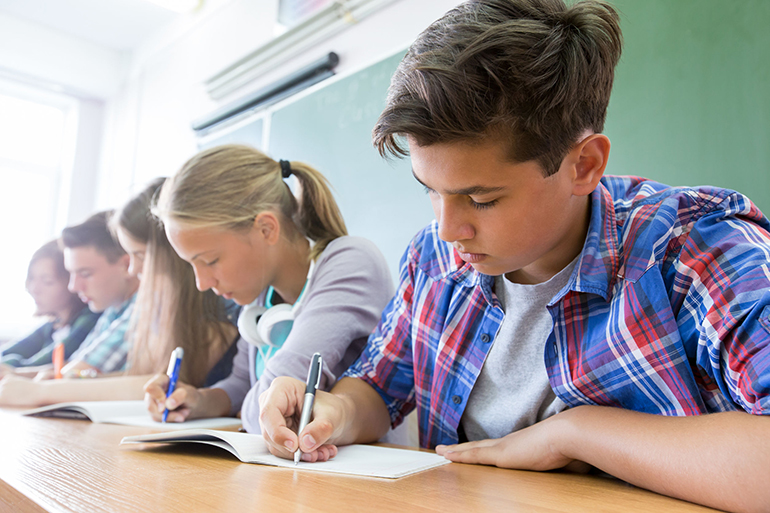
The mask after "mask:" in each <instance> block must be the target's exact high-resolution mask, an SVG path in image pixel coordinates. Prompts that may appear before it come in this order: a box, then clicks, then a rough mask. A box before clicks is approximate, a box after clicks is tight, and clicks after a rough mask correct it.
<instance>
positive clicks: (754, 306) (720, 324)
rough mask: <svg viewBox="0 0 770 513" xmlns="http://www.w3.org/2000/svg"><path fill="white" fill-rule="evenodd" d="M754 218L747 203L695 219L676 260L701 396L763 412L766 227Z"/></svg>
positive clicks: (767, 329)
mask: <svg viewBox="0 0 770 513" xmlns="http://www.w3.org/2000/svg"><path fill="white" fill-rule="evenodd" d="M738 204H739V206H740V205H741V202H738ZM757 220H759V221H760V222H763V224H765V225H766V224H767V221H766V219H764V218H763V216H762V215H761V213H759V211H758V210H756V207H754V206H753V205H751V204H750V203H749V204H748V206H746V207H744V211H743V212H741V211H738V212H732V213H731V212H729V211H728V212H726V213H724V212H719V213H713V214H709V215H707V216H704V217H703V218H702V219H700V220H699V221H697V222H696V223H695V224H694V226H693V229H692V230H691V232H690V233H689V235H688V237H687V239H686V240H685V241H684V244H683V246H682V249H681V252H680V254H679V259H678V261H677V262H676V264H675V266H674V267H675V268H676V272H677V281H678V284H676V288H678V289H680V291H681V290H683V291H686V296H685V298H684V301H683V305H682V309H681V311H680V315H679V316H678V323H679V325H680V333H682V335H683V337H684V338H685V339H686V340H687V339H689V340H690V342H691V344H697V346H696V350H695V359H696V363H697V367H698V368H699V369H700V370H701V373H702V374H704V373H705V376H703V379H704V381H705V393H704V400H705V401H706V402H707V403H708V402H710V401H711V402H715V403H719V402H723V401H726V400H727V401H730V402H731V403H732V404H731V405H730V404H721V405H717V406H721V407H719V408H715V409H717V410H719V409H729V408H730V407H732V408H733V409H735V408H740V409H743V410H745V411H747V412H749V413H752V414H759V415H768V414H770V265H769V264H770V233H768V231H767V230H766V229H765V228H763V227H762V226H760V225H759V224H758V223H757V222H756V221H757ZM676 292H677V291H676V290H675V293H676ZM709 389H710V390H709ZM717 389H718V390H717Z"/></svg>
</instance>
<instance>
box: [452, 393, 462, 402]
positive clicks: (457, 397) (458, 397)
mask: <svg viewBox="0 0 770 513" xmlns="http://www.w3.org/2000/svg"><path fill="white" fill-rule="evenodd" d="M452 402H453V403H455V404H460V403H461V402H463V398H462V397H460V396H459V395H456V396H454V397H452Z"/></svg>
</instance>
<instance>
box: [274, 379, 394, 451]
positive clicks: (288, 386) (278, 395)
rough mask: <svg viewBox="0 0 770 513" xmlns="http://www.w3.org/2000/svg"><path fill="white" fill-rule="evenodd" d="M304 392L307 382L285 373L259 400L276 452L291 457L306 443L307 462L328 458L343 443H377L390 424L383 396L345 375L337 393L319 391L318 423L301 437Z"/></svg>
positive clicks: (303, 447) (309, 425) (315, 418)
mask: <svg viewBox="0 0 770 513" xmlns="http://www.w3.org/2000/svg"><path fill="white" fill-rule="evenodd" d="M304 396H305V383H303V382H302V381H300V380H298V379H294V378H286V377H281V378H277V379H275V380H273V383H272V384H271V385H270V388H269V389H267V390H266V391H265V392H264V393H263V394H262V395H261V396H260V398H259V403H260V417H259V423H260V426H261V428H262V436H263V437H264V438H265V441H266V442H267V445H268V448H269V449H270V452H272V453H273V454H275V455H276V456H280V457H283V458H291V457H292V456H293V453H294V451H295V450H296V448H297V444H298V443H300V448H301V450H302V452H303V453H306V454H305V455H303V459H305V461H325V460H328V459H329V458H331V457H333V456H334V455H335V454H336V452H337V449H336V446H337V445H348V444H353V443H367V442H375V441H377V440H379V439H380V438H382V437H383V436H384V435H385V433H387V431H388V429H389V428H390V415H389V414H388V409H387V408H386V407H385V402H384V401H383V400H382V397H380V395H379V394H378V393H377V392H376V391H375V390H374V389H373V388H372V387H371V386H369V385H368V384H367V383H365V382H364V381H362V380H360V379H356V378H343V379H341V380H340V381H339V382H338V383H337V385H335V387H334V388H333V389H332V390H331V392H322V391H318V392H316V399H315V405H314V407H313V421H312V422H310V423H309V424H308V425H307V427H306V428H305V429H304V431H303V432H302V433H300V434H299V436H298V435H297V433H296V432H295V431H296V429H297V425H298V424H299V416H300V414H301V413H302V404H303V401H304Z"/></svg>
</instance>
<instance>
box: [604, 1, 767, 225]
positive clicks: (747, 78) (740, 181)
mask: <svg viewBox="0 0 770 513" xmlns="http://www.w3.org/2000/svg"><path fill="white" fill-rule="evenodd" d="M613 4H614V5H615V6H616V7H617V8H618V9H619V10H620V12H621V19H622V21H621V24H622V29H623V35H624V37H625V48H624V53H623V57H622V59H621V62H620V65H619V66H618V69H617V74H616V79H615V89H614V91H613V96H612V100H611V101H610V108H609V113H608V118H607V125H606V127H605V132H606V133H607V135H608V136H609V137H610V139H611V141H612V143H613V146H612V152H611V158H610V164H609V166H608V171H607V172H609V173H614V174H632V175H640V176H647V177H650V178H653V179H656V180H658V181H661V182H664V183H668V184H672V185H698V184H709V185H717V186H721V187H727V188H731V189H736V190H738V191H740V192H743V193H745V194H747V195H748V196H749V197H750V198H751V199H752V200H754V202H755V203H756V204H757V205H758V206H759V207H760V209H762V210H763V211H764V212H765V214H770V29H768V27H770V2H768V1H767V0H729V1H724V0H613Z"/></svg>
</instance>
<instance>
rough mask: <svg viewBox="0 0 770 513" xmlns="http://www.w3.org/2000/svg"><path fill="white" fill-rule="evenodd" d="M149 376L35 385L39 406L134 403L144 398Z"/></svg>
mask: <svg viewBox="0 0 770 513" xmlns="http://www.w3.org/2000/svg"><path fill="white" fill-rule="evenodd" d="M150 377H151V376H149V375H148V376H119V377H112V378H95V379H56V380H48V381H41V382H39V383H37V385H38V387H39V389H38V391H39V395H38V399H39V401H40V404H41V405H42V404H56V403H66V402H72V401H136V400H141V399H142V398H143V397H144V384H145V383H146V382H147V380H148V379H150Z"/></svg>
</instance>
